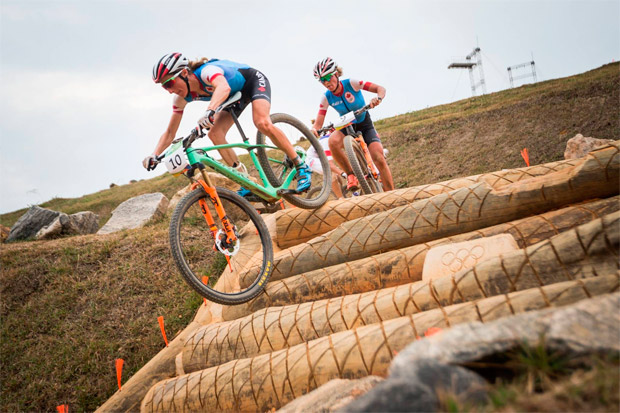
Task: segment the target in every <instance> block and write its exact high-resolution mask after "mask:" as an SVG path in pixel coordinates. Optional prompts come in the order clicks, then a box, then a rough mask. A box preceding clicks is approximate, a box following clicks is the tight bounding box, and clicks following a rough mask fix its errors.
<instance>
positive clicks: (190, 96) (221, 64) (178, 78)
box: [142, 53, 312, 196]
mask: <svg viewBox="0 0 620 413" xmlns="http://www.w3.org/2000/svg"><path fill="white" fill-rule="evenodd" d="M153 81H154V82H155V83H158V84H161V86H162V87H163V88H164V89H165V90H167V91H168V93H171V94H173V95H174V96H173V99H172V115H171V117H170V121H169V122H168V127H167V128H166V130H165V132H164V133H163V134H162V135H161V137H160V138H159V141H158V142H157V146H156V147H155V150H154V151H153V153H152V154H151V155H149V156H147V157H146V158H145V159H144V161H142V164H143V165H144V167H145V168H147V169H148V168H149V167H152V166H153V165H154V163H155V157H156V156H157V155H159V154H160V153H162V152H163V151H164V149H166V148H167V147H168V146H169V145H170V143H172V141H173V139H174V137H175V135H176V132H177V130H178V128H179V125H180V123H181V119H182V117H183V110H184V108H185V105H187V104H188V103H189V102H193V101H197V100H202V101H207V102H209V105H208V106H207V111H206V112H205V113H204V115H203V116H202V117H201V118H200V119H199V120H198V124H199V125H200V126H201V127H203V128H210V130H209V133H208V136H209V138H210V139H211V141H212V142H213V143H214V144H216V145H224V144H226V143H227V142H226V133H227V132H228V130H229V129H230V128H231V126H232V125H233V123H234V121H233V118H232V116H231V115H230V113H228V112H227V111H221V112H219V113H217V114H216V113H215V109H216V108H217V107H218V106H220V105H221V104H222V103H224V102H225V101H226V100H227V99H228V97H229V96H230V95H232V94H234V93H236V92H241V105H240V108H239V110H237V111H236V112H235V114H236V115H237V116H239V115H240V114H241V112H243V110H244V109H245V108H246V107H247V105H248V104H251V105H252V119H253V121H254V125H256V128H257V129H258V130H259V131H261V132H262V133H263V134H265V135H267V136H269V137H270V138H271V139H272V141H273V142H274V143H275V144H276V146H277V147H278V148H280V149H281V150H282V151H284V152H285V153H286V154H287V155H288V156H289V157H290V158H291V159H293V161H294V163H295V168H296V169H297V191H299V192H303V191H306V190H308V189H309V188H310V186H311V178H312V175H311V174H312V171H311V169H310V168H309V167H308V165H306V164H305V163H304V162H302V161H301V159H300V158H299V156H297V153H296V152H295V149H294V148H293V146H292V145H291V143H290V142H289V141H288V140H287V138H286V135H284V133H283V132H282V131H281V130H280V129H279V128H277V127H276V126H275V125H274V124H273V123H272V122H271V118H270V117H269V112H270V110H271V86H270V84H269V80H268V79H267V77H266V76H265V75H264V74H263V73H261V72H260V71H258V70H256V69H254V68H252V67H250V66H248V65H246V64H241V63H236V62H232V61H229V60H219V59H207V58H202V59H199V60H196V61H189V60H188V59H187V58H186V57H184V56H183V55H182V54H181V53H170V54H167V55H165V56H163V57H162V58H161V59H159V61H158V62H157V63H155V66H153ZM219 152H220V154H221V155H222V158H223V159H224V161H225V162H226V163H227V164H228V165H230V166H232V167H233V168H236V169H237V170H238V171H239V172H241V173H245V174H247V170H246V169H245V165H243V164H242V163H241V162H240V161H239V158H238V157H237V154H236V153H235V152H234V151H233V150H232V149H231V148H227V149H220V151H219ZM239 194H240V195H241V196H247V195H249V194H250V191H248V190H247V189H245V188H241V190H239Z"/></svg>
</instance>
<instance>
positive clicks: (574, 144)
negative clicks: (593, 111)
mask: <svg viewBox="0 0 620 413" xmlns="http://www.w3.org/2000/svg"><path fill="white" fill-rule="evenodd" d="M611 142H613V139H596V138H591V137H585V136H583V135H582V134H581V133H578V134H577V135H575V136H573V137H572V138H570V139H569V140H568V142H566V150H565V151H564V159H577V158H583V157H584V156H586V155H587V154H588V152H591V151H592V150H593V149H594V148H598V147H599V146H603V145H607V144H609V143H611Z"/></svg>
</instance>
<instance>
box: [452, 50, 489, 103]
mask: <svg viewBox="0 0 620 413" xmlns="http://www.w3.org/2000/svg"><path fill="white" fill-rule="evenodd" d="M473 59H475V61H474V60H473ZM475 66H478V70H479V72H480V73H479V76H480V81H479V82H478V83H476V81H475V80H474V67H475ZM448 69H468V70H469V81H470V82H471V94H472V96H476V89H478V88H482V94H483V95H486V93H487V87H486V83H485V81H484V71H483V70H482V54H481V53H480V48H479V47H476V48H475V49H474V50H473V51H472V52H471V53H470V54H468V55H467V56H465V60H463V59H460V60H457V61H454V62H452V63H450V65H449V66H448Z"/></svg>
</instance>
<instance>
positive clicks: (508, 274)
mask: <svg viewBox="0 0 620 413" xmlns="http://www.w3.org/2000/svg"><path fill="white" fill-rule="evenodd" d="M619 223H620V212H615V213H612V214H609V215H607V216H605V217H604V218H602V219H597V220H595V221H592V222H590V223H587V224H584V225H581V226H579V227H577V228H576V229H574V230H572V231H567V232H565V233H562V234H559V235H556V236H554V237H552V238H550V239H549V240H545V241H542V242H540V243H537V244H535V245H532V246H530V247H528V248H526V249H524V250H516V251H513V252H510V253H506V254H504V255H502V256H501V257H498V258H492V259H488V260H486V261H483V262H481V263H479V264H478V265H476V266H475V267H474V268H472V269H470V270H466V271H461V272H459V273H457V274H455V275H453V276H451V277H443V278H439V279H436V280H431V281H418V282H415V283H410V284H405V285H401V286H398V287H392V288H384V289H381V290H376V291H371V292H367V293H362V294H354V295H347V296H344V297H336V298H331V299H327V300H320V301H314V302H308V303H304V304H298V305H290V306H285V307H270V308H267V309H266V310H261V311H258V312H256V313H253V314H252V315H250V316H247V317H244V318H242V319H239V320H235V321H233V322H228V323H220V324H218V325H213V326H206V327H203V328H200V329H198V330H196V331H195V333H194V334H193V335H192V337H191V338H189V339H188V341H187V343H186V345H185V347H184V348H183V369H184V370H185V371H195V370H199V369H203V368H206V367H209V366H213V365H217V364H220V363H222V362H226V361H228V360H232V359H234V358H240V357H248V356H253V355H255V354H260V353H266V352H271V351H274V350H278V349H282V348H285V347H291V346H293V345H295V344H298V343H301V342H306V341H309V340H313V339H316V338H318V337H321V336H325V335H328V334H332V333H334V332H338V331H344V330H350V329H352V328H355V327H358V326H360V325H367V324H372V323H376V322H379V321H384V320H388V319H392V318H396V317H401V316H404V315H408V314H413V313H418V312H422V311H426V310H429V309H432V308H437V306H447V305H452V304H455V303H461V302H466V301H470V300H473V299H479V298H485V297H489V296H493V295H498V294H506V293H509V292H511V291H519V290H524V289H528V288H533V287H542V286H544V285H549V284H553V283H557V282H562V281H567V280H574V279H580V278H587V277H592V276H596V275H597V274H615V273H616V272H617V271H618V268H619V267H620V263H618V246H619V245H620V242H619V240H620V228H619ZM584 248H586V249H584ZM614 285H616V284H614ZM614 288H615V287H614Z"/></svg>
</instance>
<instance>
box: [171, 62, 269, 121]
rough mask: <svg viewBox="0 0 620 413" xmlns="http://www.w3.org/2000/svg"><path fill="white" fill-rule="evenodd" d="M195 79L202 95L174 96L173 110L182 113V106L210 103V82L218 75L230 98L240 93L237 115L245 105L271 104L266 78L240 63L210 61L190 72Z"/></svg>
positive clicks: (211, 87)
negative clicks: (222, 79) (261, 100)
mask: <svg viewBox="0 0 620 413" xmlns="http://www.w3.org/2000/svg"><path fill="white" fill-rule="evenodd" d="M191 76H194V77H195V78H196V79H197V80H198V83H199V84H200V89H201V90H202V92H203V93H204V95H199V94H197V93H190V95H189V96H187V97H185V98H184V97H181V96H178V95H175V96H174V97H173V101H172V110H173V112H176V113H182V112H183V109H184V108H185V105H187V103H189V102H193V101H195V100H201V101H210V100H211V97H212V96H213V91H214V90H215V87H214V86H213V80H214V79H215V78H217V77H218V76H224V78H225V79H226V81H227V82H228V85H229V86H230V95H232V94H234V93H236V92H241V105H240V109H239V110H238V111H235V112H236V114H237V115H239V114H240V113H241V112H242V111H243V109H244V108H245V107H246V106H247V104H248V103H250V102H252V101H254V100H256V99H265V100H268V101H271V85H270V84H269V80H268V79H267V77H266V76H265V75H264V74H263V73H261V72H260V71H258V70H256V69H254V68H252V67H250V66H248V65H246V64H243V63H236V62H232V61H230V60H219V59H212V60H209V61H208V62H207V63H205V64H203V65H202V66H200V67H198V68H197V69H196V70H194V71H193V73H192V74H191Z"/></svg>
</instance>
